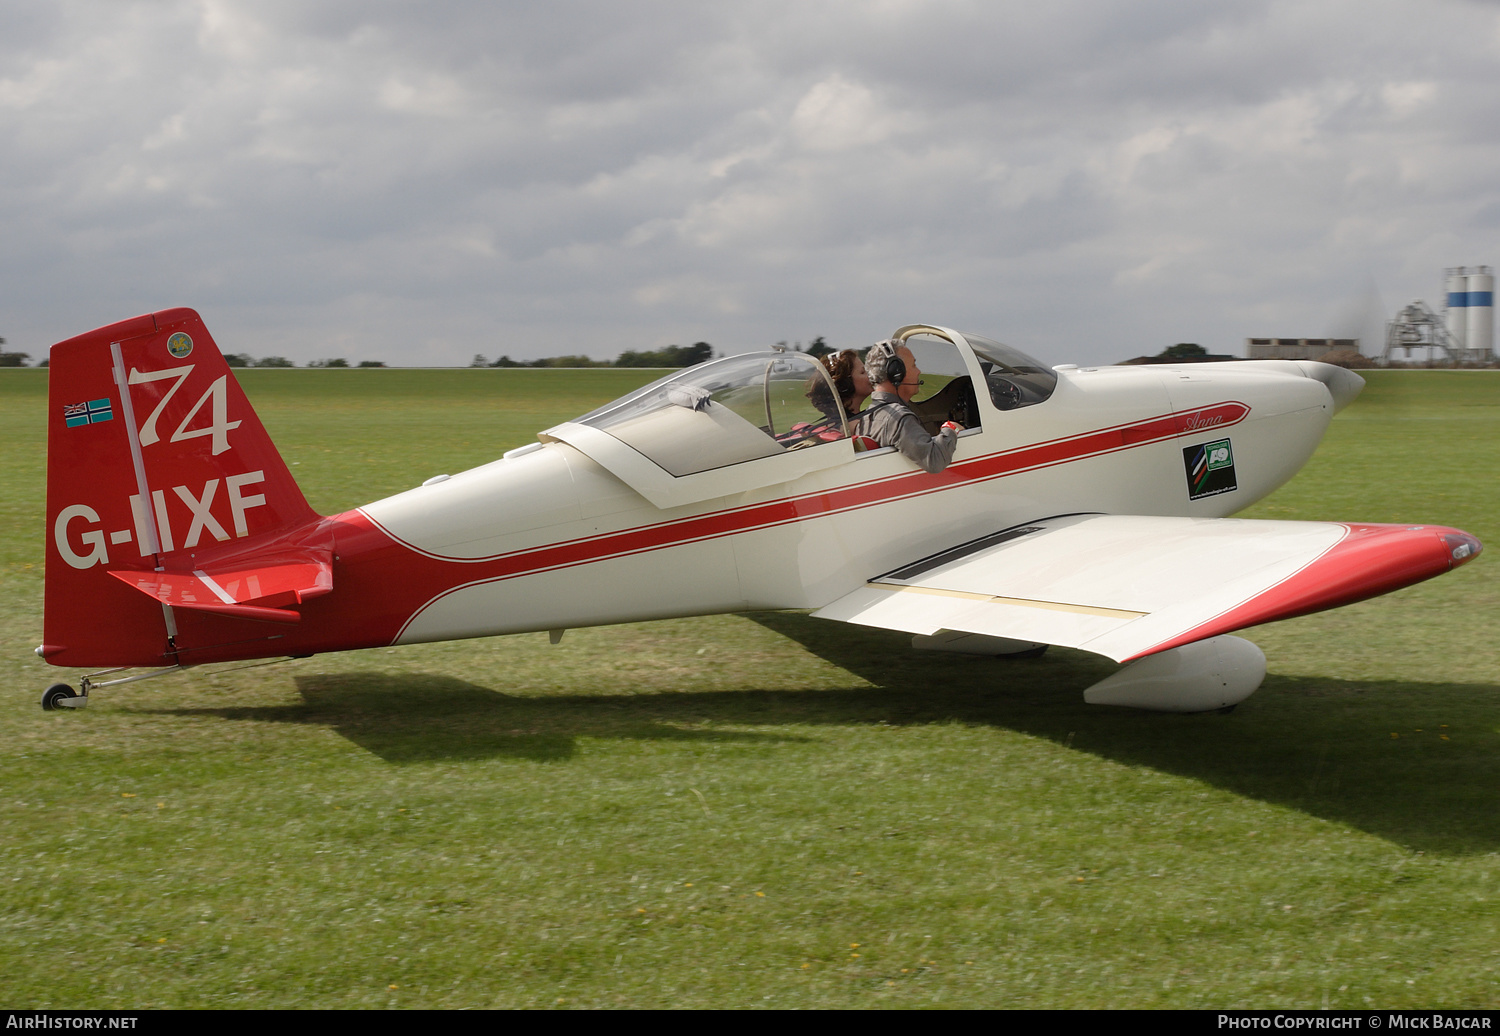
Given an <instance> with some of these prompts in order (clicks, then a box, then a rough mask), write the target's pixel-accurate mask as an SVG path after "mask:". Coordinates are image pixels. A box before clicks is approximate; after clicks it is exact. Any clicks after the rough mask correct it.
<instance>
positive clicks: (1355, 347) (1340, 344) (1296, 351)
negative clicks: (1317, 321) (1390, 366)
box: [1245, 338, 1359, 360]
mask: <svg viewBox="0 0 1500 1036" xmlns="http://www.w3.org/2000/svg"><path fill="white" fill-rule="evenodd" d="M1335 352H1337V353H1342V352H1352V353H1358V352H1359V339H1358V338H1247V339H1245V355H1246V356H1248V357H1249V358H1250V359H1252V360H1317V359H1321V358H1322V356H1323V355H1324V354H1325V353H1335Z"/></svg>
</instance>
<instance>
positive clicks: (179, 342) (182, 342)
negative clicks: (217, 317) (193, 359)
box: [167, 331, 193, 360]
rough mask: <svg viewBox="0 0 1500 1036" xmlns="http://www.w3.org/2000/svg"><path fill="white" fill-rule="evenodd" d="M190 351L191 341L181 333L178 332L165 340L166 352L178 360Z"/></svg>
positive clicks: (191, 349)
mask: <svg viewBox="0 0 1500 1036" xmlns="http://www.w3.org/2000/svg"><path fill="white" fill-rule="evenodd" d="M192 351H193V340H192V339H191V338H189V337H188V336H187V335H186V334H184V333H183V332H181V331H178V332H177V333H176V334H175V335H173V336H172V337H171V338H168V339H167V352H169V353H171V354H172V355H173V356H175V357H177V358H178V359H179V360H180V359H182V358H183V357H184V356H186V355H187V354H188V353H190V352H192Z"/></svg>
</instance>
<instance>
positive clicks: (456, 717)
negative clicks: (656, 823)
mask: <svg viewBox="0 0 1500 1036" xmlns="http://www.w3.org/2000/svg"><path fill="white" fill-rule="evenodd" d="M747 618H748V619H750V620H752V621H754V622H756V623H759V624H760V625H761V626H763V627H765V628H766V629H768V630H771V631H773V632H775V633H778V634H780V635H782V636H784V637H787V638H788V639H790V640H792V641H795V642H797V643H798V644H800V645H802V646H803V647H804V648H805V649H806V650H808V651H809V652H811V653H812V654H814V655H816V656H818V657H820V658H822V659H824V660H825V661H827V662H829V663H831V664H833V665H835V666H837V667H839V668H841V669H843V670H845V671H846V672H848V673H850V674H851V675H852V676H855V677H858V678H859V679H860V683H859V684H858V685H850V686H845V687H837V686H834V687H829V688H827V689H818V690H771V689H753V688H750V689H736V690H723V691H697V692H695V691H666V692H650V693H642V694H633V695H631V694H618V693H611V694H597V695H591V694H570V695H547V696H516V695H509V694H504V693H501V692H499V691H495V690H491V689H489V688H487V687H484V686H480V685H478V684H474V683H469V682H466V681H463V680H459V679H456V678H453V677H448V676H435V675H426V674H410V675H390V674H383V673H371V672H350V673H330V674H319V675H308V676H299V677H298V678H297V686H298V689H299V691H300V692H301V694H302V697H303V699H304V701H303V703H302V704H299V705H287V706H269V707H242V708H237V707H228V708H207V709H187V710H181V709H173V710H165V711H170V712H173V713H174V714H180V713H183V712H189V713H198V714H211V715H218V716H222V717H224V718H226V719H239V720H250V721H260V722H284V723H299V724H308V725H314V726H326V727H329V728H330V729H333V730H334V731H336V732H337V733H339V734H340V735H342V736H343V737H346V738H348V739H349V740H350V741H352V742H353V743H355V744H357V745H359V746H361V747H362V748H365V749H366V750H368V751H370V752H372V753H374V754H375V755H377V756H379V757H380V758H382V759H385V760H387V761H388V762H392V763H398V764H406V763H422V762H437V761H451V760H463V759H486V758H506V757H510V758H518V759H529V760H537V761H564V760H567V759H569V758H571V757H573V756H574V755H575V754H577V751H578V740H579V739H580V738H603V739H609V738H619V739H647V740H674V741H699V742H710V743H726V742H737V743H742V744H763V745H766V746H768V747H770V746H773V745H775V744H777V743H787V742H805V741H807V740H810V739H811V738H810V736H809V735H799V734H797V733H795V732H794V731H795V730H796V729H797V728H798V727H809V726H819V725H857V724H876V723H882V724H887V725H892V726H903V725H917V724H929V723H962V724H969V725H981V726H992V727H996V728H1003V729H1006V730H1012V731H1016V732H1019V733H1024V734H1027V735H1030V736H1034V737H1039V738H1045V739H1047V740H1050V741H1054V742H1056V743H1058V744H1062V745H1065V746H1067V747H1068V748H1069V749H1070V750H1072V751H1077V752H1087V753H1089V754H1091V755H1094V756H1096V757H1099V758H1102V759H1107V760H1111V761H1114V762H1118V763H1122V764H1125V765H1130V766H1146V767H1150V768H1152V769H1155V770H1159V771H1163V772H1168V773H1174V774H1178V775H1181V776H1184V777H1189V778H1192V779H1195V780H1201V781H1203V782H1205V783H1207V784H1211V785H1214V786H1217V787H1220V788H1224V789H1226V790H1228V791H1231V792H1233V793H1235V794H1237V795H1242V796H1246V797H1249V798H1255V799H1259V800H1262V801H1265V802H1269V803H1274V804H1277V805H1282V806H1286V807H1288V808H1292V809H1297V810H1300V811H1302V812H1305V813H1308V814H1310V815H1314V816H1321V817H1324V818H1326V819H1329V820H1333V821H1338V822H1342V823H1347V824H1350V825H1352V826H1354V827H1357V828H1360V829H1362V830H1365V831H1368V832H1370V833H1371V834H1374V835H1377V836H1379V837H1382V838H1386V839H1389V840H1390V841H1393V842H1396V843H1397V844H1401V845H1405V846H1408V847H1410V848H1413V849H1422V850H1429V851H1441V852H1445V853H1472V852H1492V851H1495V850H1496V849H1497V848H1500V811H1496V810H1495V808H1494V789H1495V787H1497V786H1500V761H1497V760H1496V759H1495V758H1493V753H1491V752H1490V751H1489V750H1488V749H1489V748H1490V747H1491V742H1492V737H1491V736H1490V735H1492V733H1493V731H1492V729H1491V727H1492V725H1490V726H1485V727H1483V728H1482V729H1481V728H1478V727H1477V726H1476V724H1475V723H1474V722H1473V720H1472V719H1471V720H1470V721H1468V722H1467V723H1466V722H1463V721H1460V722H1459V723H1457V724H1454V725H1450V726H1449V727H1448V728H1446V729H1439V728H1438V726H1437V724H1438V723H1440V722H1444V720H1443V719H1436V720H1433V721H1431V723H1430V729H1425V730H1424V731H1423V732H1421V733H1417V732H1416V731H1414V730H1413V729H1412V722H1411V719H1410V717H1411V716H1413V715H1420V716H1443V715H1447V716H1450V717H1452V718H1455V719H1456V718H1458V717H1459V716H1460V715H1461V714H1462V715H1464V716H1468V717H1473V716H1474V714H1475V713H1476V712H1486V713H1489V714H1492V711H1493V710H1492V709H1491V708H1489V707H1488V706H1491V705H1495V704H1500V687H1496V686H1493V685H1482V686H1474V685H1456V684H1447V685H1442V684H1432V685H1428V684H1411V683H1400V682H1380V683H1375V682H1344V681H1337V680H1327V679H1310V678H1295V677H1277V676H1270V677H1268V678H1267V680H1266V683H1265V685H1264V686H1263V687H1262V689H1261V691H1260V692H1259V693H1258V695H1257V696H1256V697H1255V698H1253V699H1251V701H1250V702H1249V703H1247V705H1245V706H1243V707H1241V708H1240V709H1239V710H1238V711H1237V712H1235V713H1234V714H1232V715H1227V716H1226V715H1218V714H1206V715H1189V716H1183V715H1171V714H1162V713H1147V712H1139V711H1135V710H1131V709H1119V708H1109V707H1105V706H1096V705H1086V704H1084V702H1083V700H1082V690H1083V688H1085V687H1087V686H1088V685H1089V684H1091V683H1093V682H1094V681H1096V680H1098V679H1100V678H1101V677H1103V676H1106V675H1108V674H1109V673H1110V672H1111V671H1113V669H1114V668H1115V667H1114V666H1113V665H1112V664H1111V663H1110V662H1108V661H1107V660H1105V659H1102V658H1100V657H1098V656H1095V655H1091V654H1088V653H1086V652H1081V651H1067V650H1060V649H1056V648H1054V649H1053V650H1052V651H1051V652H1050V653H1049V654H1048V655H1047V656H1045V657H1043V658H1040V659H1028V660H1004V659H991V658H982V657H974V656H964V655H953V654H943V653H937V652H923V651H913V650H911V649H910V647H909V641H908V640H907V638H905V637H904V636H902V635H899V634H893V633H890V632H888V631H884V630H876V629H866V628H863V627H858V626H850V625H846V624H843V623H832V622H824V621H822V620H818V619H813V618H811V617H810V616H807V615H804V614H798V613H791V612H758V613H754V614H751V615H749V616H747ZM871 685H873V686H871ZM1314 699H1316V700H1314ZM1403 724H1404V727H1403ZM730 727H732V728H740V729H726V728H730ZM745 727H752V728H753V727H777V728H780V729H778V730H776V731H775V732H774V733H773V732H769V731H764V732H763V731H755V730H750V731H747V730H745V729H743V728H745ZM1393 732H1394V733H1397V734H1399V735H1400V736H1399V737H1398V738H1396V739H1393V738H1392V737H1391V734H1392V733H1393ZM1449 732H1451V733H1450V738H1451V739H1450V740H1447V741H1445V740H1442V739H1441V737H1440V734H1442V733H1449ZM976 765H978V763H977V762H976Z"/></svg>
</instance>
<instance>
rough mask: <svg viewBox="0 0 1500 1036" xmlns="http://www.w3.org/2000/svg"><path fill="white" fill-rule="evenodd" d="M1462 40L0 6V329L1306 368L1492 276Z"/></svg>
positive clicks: (1103, 20) (34, 345)
mask: <svg viewBox="0 0 1500 1036" xmlns="http://www.w3.org/2000/svg"><path fill="white" fill-rule="evenodd" d="M1496 13H1497V12H1496V10H1495V8H1494V7H1493V6H1489V7H1485V6H1479V5H1474V4H1458V3H1435V4H1430V5H1424V6H1422V7H1421V8H1416V7H1412V6H1409V5H1404V4H1397V3H1373V4H1371V3H1356V2H1354V0H1343V2H1334V3H1328V4H1320V5H1305V4H1292V3H1282V2H1270V0H1240V2H1232V3H1225V4H1214V5H1204V4H1201V3H1188V2H1178V0H1170V2H1169V0H1159V2H1148V3H1140V2H1135V3H1125V2H1084V0H1061V2H1059V3H1055V4H1047V5H1036V4H1021V3H1004V4H969V5H965V4H952V5H930V4H904V3H895V2H892V3H885V4H875V5H871V4H852V3H850V4H827V5H796V4H789V3H737V4H723V5H700V4H685V3H657V4H632V5H620V4H593V3H590V4H567V3H563V4H556V5H533V4H510V5H492V4H480V3H458V2H449V3H433V4H425V5H422V6H420V7H417V6H412V5H407V4H393V3H392V4H382V3H367V2H360V3H327V4H316V5H308V4H300V3H290V2H273V3H257V4H248V3H241V2H233V0H205V2H202V3H186V2H184V3H177V4H166V5H162V4H144V3H142V4H125V3H112V4H104V3H87V2H80V3H74V4H68V5H37V6H35V7H20V8H17V7H15V5H12V6H11V7H9V8H7V9H5V11H4V12H0V62H3V63H0V131H3V132H4V133H5V134H6V139H7V140H8V141H11V142H12V146H11V147H10V148H8V149H7V151H6V152H5V153H4V154H0V212H3V213H4V217H5V221H6V222H5V225H6V227H7V230H8V238H9V244H10V245H11V248H10V249H8V250H7V253H6V256H5V259H4V260H3V262H4V264H5V265H4V266H3V268H0V283H3V284H4V285H5V289H4V291H3V294H0V322H3V325H0V334H4V335H5V336H6V337H7V338H8V339H9V340H10V341H11V342H13V343H17V342H19V343H23V344H22V345H20V347H21V348H23V349H26V350H27V351H31V352H33V353H40V352H41V351H42V349H44V348H45V345H46V344H47V342H48V341H51V340H54V339H56V338H61V337H64V336H66V335H69V334H73V333H76V332H78V331H80V330H84V329H85V328H86V327H88V326H91V325H92V324H95V323H103V322H106V321H108V320H113V319H119V318H120V317H123V316H126V315H129V314H130V313H133V312H139V311H142V310H146V309H151V308H156V307H158V306H164V305H175V304H189V305H197V306H198V307H199V308H201V309H203V311H204V312H205V316H206V317H207V318H208V319H209V320H210V322H211V326H212V327H214V329H215V333H216V335H217V336H218V337H219V338H220V340H221V342H223V343H224V344H225V345H226V348H231V349H235V350H237V351H250V352H256V351H257V350H258V349H263V351H277V352H282V353H284V354H286V355H293V356H297V357H299V358H302V359H307V358H311V357H313V356H322V355H329V354H330V352H329V350H330V348H331V347H335V346H336V347H337V348H339V349H344V350H347V351H348V352H347V354H348V355H359V356H363V355H377V354H378V355H379V356H380V357H381V358H384V359H387V360H388V361H392V362H398V363H399V362H448V363H459V362H465V361H466V360H467V358H468V356H469V355H471V354H472V353H473V352H475V351H482V352H494V351H509V352H511V354H512V355H532V354H544V353H560V352H577V351H591V352H593V353H594V354H595V355H599V356H608V355H613V354H614V353H617V352H619V351H621V350H623V349H625V348H643V347H651V346H656V345H661V344H667V343H669V342H682V341H691V340H698V339H706V340H709V341H712V342H715V343H716V344H718V345H720V346H721V347H727V348H746V347H751V346H755V345H758V344H764V343H766V342H771V341H775V340H778V339H783V338H802V339H804V340H806V339H808V338H811V337H812V336H813V335H816V334H824V335H826V336H828V337H829V339H830V341H834V342H839V343H843V344H854V343H855V342H857V341H860V340H864V339H873V338H875V337H880V336H882V335H883V334H885V333H888V332H889V330H890V328H891V327H892V326H894V325H896V324H899V323H904V322H907V321H908V320H911V319H922V320H937V321H939V322H947V323H952V324H955V325H962V326H967V327H969V328H971V329H973V330H976V331H980V332H984V333H988V334H992V335H995V336H997V337H1000V338H1004V339H1008V340H1012V341H1014V342H1015V343H1016V344H1018V345H1021V346H1022V347H1029V348H1033V349H1034V350H1035V351H1037V352H1039V353H1043V354H1047V355H1048V357H1049V358H1050V359H1052V360H1054V361H1058V362H1060V361H1061V360H1064V359H1067V360H1110V359H1118V358H1121V357H1123V356H1127V355H1134V354H1137V353H1140V352H1144V351H1154V350H1155V349H1157V348H1160V346H1161V345H1163V344H1170V342H1172V341H1177V340H1198V341H1203V342H1204V343H1205V344H1208V345H1211V346H1213V347H1215V348H1222V349H1228V348H1233V347H1236V346H1237V344H1238V342H1239V340H1241V339H1243V338H1244V337H1245V336H1247V335H1251V334H1261V333H1274V334H1283V333H1314V334H1316V333H1322V330H1323V329H1322V328H1321V327H1314V326H1313V325H1314V324H1321V323H1326V322H1327V321H1328V320H1329V319H1330V318H1329V317H1328V311H1329V307H1328V302H1327V299H1328V297H1329V295H1330V293H1332V292H1335V291H1342V290H1345V289H1344V288H1342V287H1339V286H1340V285H1347V284H1348V283H1349V282H1350V278H1351V277H1353V276H1356V275H1358V276H1366V275H1373V276H1374V277H1375V278H1376V280H1377V281H1378V282H1379V283H1380V284H1381V285H1382V288H1383V289H1384V290H1385V293H1386V295H1387V296H1388V297H1396V298H1400V297H1403V296H1405V295H1408V294H1415V293H1420V292H1422V291H1424V290H1427V288H1428V285H1429V284H1430V283H1432V282H1435V281H1436V279H1437V274H1438V271H1439V269H1440V268H1441V267H1442V266H1443V265H1451V264H1453V263H1459V262H1465V263H1468V262H1481V261H1487V260H1492V259H1493V257H1492V256H1489V255H1487V254H1485V253H1484V249H1486V248H1488V247H1492V244H1491V243H1492V242H1493V233H1492V230H1491V229H1490V228H1491V227H1492V225H1493V222H1494V221H1493V218H1492V214H1493V211H1494V209H1495V207H1496V206H1497V205H1500V195H1497V192H1496V189H1495V187H1494V185H1493V169H1494V167H1495V162H1496V158H1497V145H1500V142H1497V140H1496V133H1497V129H1496V127H1497V125H1500V120H1497V119H1495V117H1494V114H1495V113H1494V110H1493V109H1494V101H1493V100H1492V99H1491V96H1492V94H1493V91H1492V90H1491V89H1489V87H1488V82H1487V80H1488V78H1489V76H1490V75H1491V71H1490V70H1491V69H1492V67H1493V61H1494V57H1495V53H1494V52H1495V49H1496V40H1497V39H1500V31H1497V27H1500V21H1497V17H1496ZM1455 252H1462V253H1463V254H1457V255H1455V254H1454V253H1455ZM1356 266H1357V267H1358V268H1359V269H1358V270H1355V269H1354V268H1355V267H1356ZM1360 271H1367V273H1361V272H1360ZM1397 285H1400V287H1397ZM1407 285H1410V286H1407ZM1269 324H1275V325H1276V326H1275V327H1274V328H1273V327H1268V326H1267V325H1269ZM1298 329H1303V330H1301V331H1299V330H1298ZM497 337H498V340H499V341H503V342H505V343H507V348H506V349H505V350H498V349H497V348H496V345H495V344H494V342H493V341H491V339H494V338H497ZM252 341H254V342H265V343H267V345H266V346H264V347H259V346H256V345H252V344H250V342H252ZM510 343H516V344H514V346H513V347H512V346H511V344H510ZM528 348H529V349H532V350H534V352H533V353H528V352H527V349H528Z"/></svg>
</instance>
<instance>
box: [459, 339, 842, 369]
mask: <svg viewBox="0 0 1500 1036" xmlns="http://www.w3.org/2000/svg"><path fill="white" fill-rule="evenodd" d="M776 344H777V345H779V346H781V347H782V348H783V349H786V348H788V346H787V343H786V342H777V343H776ZM790 348H793V349H795V350H796V351H797V352H806V353H807V355H809V356H813V357H819V356H827V355H828V354H829V353H831V352H833V351H834V350H833V349H832V348H831V347H830V346H829V345H828V343H827V342H825V341H823V336H822V335H819V336H818V337H817V338H814V339H813V340H812V342H811V343H810V344H809V345H808V347H807V348H806V349H805V350H804V349H803V348H802V343H801V342H798V343H796V345H795V346H791V347H790ZM713 358H714V347H713V346H711V345H709V344H708V343H707V342H694V343H693V344H692V345H668V346H664V347H663V348H661V349H641V350H636V349H631V350H627V351H625V352H623V353H621V354H620V355H619V356H617V357H615V359H614V360H613V361H611V360H594V359H590V358H589V357H587V356H548V357H546V358H544V359H540V360H512V359H511V358H510V357H509V356H502V357H500V358H499V359H498V360H495V361H494V362H491V361H490V360H489V359H487V358H486V357H485V356H483V355H482V354H480V353H475V354H474V359H473V360H471V361H470V362H469V366H470V367H691V366H693V365H694V364H698V363H705V362H707V361H708V360H711V359H713Z"/></svg>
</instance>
